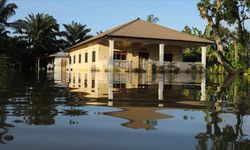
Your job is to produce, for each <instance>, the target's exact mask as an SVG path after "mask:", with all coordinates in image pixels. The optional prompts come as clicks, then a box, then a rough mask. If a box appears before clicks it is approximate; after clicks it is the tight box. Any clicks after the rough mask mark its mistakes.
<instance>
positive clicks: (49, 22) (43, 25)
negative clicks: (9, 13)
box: [13, 13, 60, 56]
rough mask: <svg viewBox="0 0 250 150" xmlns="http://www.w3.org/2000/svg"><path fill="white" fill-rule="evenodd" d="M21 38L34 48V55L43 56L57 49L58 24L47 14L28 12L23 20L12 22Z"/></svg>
mask: <svg viewBox="0 0 250 150" xmlns="http://www.w3.org/2000/svg"><path fill="white" fill-rule="evenodd" d="M13 27H14V29H15V30H16V31H15V33H18V34H19V35H20V36H19V37H20V38H21V39H22V40H25V41H27V43H28V45H29V47H30V48H31V49H33V50H36V51H35V52H34V53H35V56H43V55H44V54H45V53H52V52H55V51H57V50H58V38H57V37H58V36H60V33H59V24H58V23H57V20H56V19H54V18H53V17H52V16H50V15H49V14H43V13H38V14H36V15H35V14H33V13H32V14H29V15H28V16H27V17H25V20H22V19H20V20H17V21H16V22H15V23H13Z"/></svg>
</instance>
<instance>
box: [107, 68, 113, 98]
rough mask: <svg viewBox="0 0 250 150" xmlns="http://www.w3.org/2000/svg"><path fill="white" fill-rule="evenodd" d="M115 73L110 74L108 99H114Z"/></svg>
mask: <svg viewBox="0 0 250 150" xmlns="http://www.w3.org/2000/svg"><path fill="white" fill-rule="evenodd" d="M113 80H114V78H113V72H109V73H108V86H109V87H108V99H113V83H114V81H113Z"/></svg>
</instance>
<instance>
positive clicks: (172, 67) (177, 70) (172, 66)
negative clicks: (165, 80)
mask: <svg viewBox="0 0 250 150" xmlns="http://www.w3.org/2000/svg"><path fill="white" fill-rule="evenodd" d="M160 71H164V72H168V73H180V68H179V67H177V66H176V65H175V63H173V62H170V63H169V64H168V65H166V67H163V68H162V69H160Z"/></svg>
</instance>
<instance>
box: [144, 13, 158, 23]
mask: <svg viewBox="0 0 250 150" xmlns="http://www.w3.org/2000/svg"><path fill="white" fill-rule="evenodd" d="M146 20H147V21H148V22H151V23H157V22H158V21H159V18H158V17H155V15H153V14H151V15H148V16H147V19H146Z"/></svg>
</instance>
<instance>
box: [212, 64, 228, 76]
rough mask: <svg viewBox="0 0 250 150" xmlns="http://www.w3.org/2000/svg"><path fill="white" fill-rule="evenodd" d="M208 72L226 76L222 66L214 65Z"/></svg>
mask: <svg viewBox="0 0 250 150" xmlns="http://www.w3.org/2000/svg"><path fill="white" fill-rule="evenodd" d="M208 72H209V73H210V74H225V73H226V71H225V69H224V67H223V66H222V65H220V64H214V65H212V66H209V68H208Z"/></svg>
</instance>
